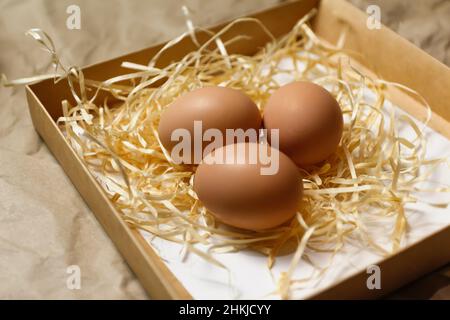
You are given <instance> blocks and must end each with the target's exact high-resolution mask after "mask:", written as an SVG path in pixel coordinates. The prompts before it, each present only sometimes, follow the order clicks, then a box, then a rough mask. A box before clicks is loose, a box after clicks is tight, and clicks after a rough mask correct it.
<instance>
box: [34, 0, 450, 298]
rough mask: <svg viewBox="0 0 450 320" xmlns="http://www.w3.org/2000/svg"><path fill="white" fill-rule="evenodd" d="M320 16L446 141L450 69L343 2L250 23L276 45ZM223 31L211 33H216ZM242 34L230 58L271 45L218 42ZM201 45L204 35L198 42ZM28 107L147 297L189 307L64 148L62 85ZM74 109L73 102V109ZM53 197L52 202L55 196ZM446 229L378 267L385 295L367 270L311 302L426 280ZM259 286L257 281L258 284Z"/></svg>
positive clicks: (186, 46)
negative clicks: (370, 282)
mask: <svg viewBox="0 0 450 320" xmlns="http://www.w3.org/2000/svg"><path fill="white" fill-rule="evenodd" d="M314 7H317V8H318V12H317V15H316V16H315V17H314V20H313V22H312V26H313V30H314V31H315V33H316V34H317V35H318V36H319V37H320V38H322V39H323V40H325V41H327V42H329V43H336V42H337V41H338V38H339V36H340V35H341V33H342V31H343V29H344V28H345V29H346V34H347V37H346V41H345V48H346V49H351V50H353V51H355V52H358V53H359V54H360V55H361V61H359V62H360V63H361V64H362V67H363V68H365V69H367V71H368V72H371V73H374V74H377V75H378V76H379V77H380V78H382V79H385V80H388V81H393V82H397V83H401V84H403V85H405V86H408V87H409V88H411V89H413V90H416V91H417V92H419V93H420V94H421V95H422V96H423V97H424V98H425V99H426V100H427V102H428V103H429V105H430V106H431V108H432V111H433V115H432V119H431V121H430V123H429V126H430V127H431V128H432V129H434V130H435V131H436V132H439V133H440V134H442V135H443V136H445V137H446V138H447V139H450V122H449V121H450V90H449V88H450V69H449V68H448V67H446V66H445V65H443V64H441V63H439V62H438V61H437V60H435V59H433V58H432V57H430V56H429V55H427V54H426V53H424V52H423V51H421V50H419V49H418V48H416V47H415V46H414V45H412V44H411V43H409V42H408V41H406V40H404V39H403V38H401V37H400V36H398V35H397V34H395V33H394V32H392V31H390V30H388V29H387V28H385V27H382V28H381V29H379V30H378V29H377V30H370V29H369V28H367V26H366V23H367V16H366V15H365V14H363V13H362V12H360V11H359V10H358V9H356V8H355V7H353V6H352V5H350V4H348V3H347V2H345V1H341V0H338V1H335V0H328V1H326V0H323V1H317V0H303V1H298V2H293V3H288V4H283V5H281V6H278V7H275V8H273V9H270V10H267V11H264V12H261V13H258V14H255V15H253V17H256V18H257V19H259V20H260V21H262V23H263V24H264V25H265V26H266V27H267V28H268V29H269V30H270V31H271V32H272V33H273V34H274V35H275V36H277V37H279V36H282V35H283V34H286V33H287V32H289V31H290V30H291V28H292V27H293V26H294V25H295V23H296V22H297V21H298V20H299V19H300V18H301V17H302V16H304V15H305V14H306V13H308V12H309V11H310V10H311V9H312V8H314ZM223 25H224V24H222V25H219V26H216V27H213V28H212V29H213V30H219V29H220V28H221V27H223ZM240 33H244V34H246V35H250V36H251V40H249V41H244V42H243V41H241V42H238V43H233V44H232V45H231V46H230V48H229V49H228V50H229V52H235V53H241V54H245V55H251V54H255V53H256V52H257V51H258V50H259V49H260V48H261V47H263V45H264V44H265V43H266V42H268V41H270V38H269V37H268V36H267V35H265V34H264V33H262V32H261V31H260V29H258V28H257V27H256V26H255V25H254V24H252V23H243V24H240V25H239V28H232V29H231V30H230V31H229V32H227V33H226V34H225V35H224V37H223V39H224V40H226V39H228V38H232V37H234V36H236V35H238V34H240ZM198 39H199V41H202V40H204V34H199V35H198ZM163 45H164V44H159V45H155V46H153V47H151V48H148V49H145V50H142V51H138V52H134V53H131V54H129V55H126V56H123V57H119V58H116V59H113V60H109V61H105V62H102V63H99V64H96V65H93V66H89V67H86V68H84V69H83V71H84V74H85V77H86V78H88V79H92V80H97V81H103V80H106V79H108V78H111V77H113V76H117V75H120V74H123V73H124V69H123V68H121V62H123V61H131V62H135V63H141V64H146V63H147V61H148V60H149V59H150V58H151V57H152V56H153V55H155V54H156V53H157V52H158V51H159V49H161V48H162V46H163ZM194 49H195V45H194V44H193V43H192V41H191V39H190V38H186V39H184V40H182V41H181V42H180V43H178V44H177V45H175V46H174V47H171V48H170V49H169V50H168V51H167V52H166V53H165V54H164V55H163V56H162V57H161V59H160V62H159V64H160V65H161V66H163V65H166V64H168V63H170V62H172V61H176V60H179V59H181V58H182V57H183V56H184V55H185V54H186V53H188V52H190V51H192V50H194ZM26 90H27V97H28V104H29V109H30V113H31V117H32V120H33V123H34V126H35V128H36V130H37V131H38V133H39V134H40V136H41V137H42V139H43V140H44V141H45V142H46V143H47V145H48V147H49V149H50V150H51V151H52V153H53V154H54V156H55V158H56V159H57V160H58V161H59V162H60V164H61V166H62V167H63V168H64V170H65V172H66V173H67V175H68V176H69V177H70V179H71V180H72V182H73V184H74V185H75V187H76V188H77V189H78V191H79V192H80V194H81V195H82V196H83V198H84V200H85V201H86V203H87V204H88V205H89V207H90V208H91V210H92V212H93V213H94V214H95V215H96V217H97V219H98V220H99V221H100V223H101V224H102V226H103V228H104V229H105V230H106V232H107V233H108V235H109V236H110V238H111V239H112V241H113V242H114V243H115V245H116V246H117V248H118V249H119V251H120V252H121V253H122V255H123V257H124V258H125V259H126V261H127V262H128V264H129V265H130V267H131V268H132V269H133V271H134V272H135V273H136V275H137V276H138V278H139V279H140V281H141V283H142V285H143V286H144V287H145V288H146V290H147V291H148V293H149V295H150V297H152V298H155V299H192V298H193V295H192V294H191V292H189V291H188V289H187V288H186V286H184V285H183V283H182V281H180V279H178V278H177V277H176V276H175V275H174V273H172V272H171V271H170V269H169V267H168V266H167V264H166V263H165V262H164V261H163V260H162V259H161V258H160V257H159V256H158V254H156V252H155V251H154V250H153V249H152V247H151V246H150V245H149V244H148V243H147V241H146V240H145V239H144V237H143V236H142V235H141V233H139V232H138V231H137V230H134V229H131V228H130V227H129V226H128V225H127V224H126V223H125V222H124V221H123V220H122V219H121V217H120V215H119V213H118V212H117V210H116V209H115V208H114V206H113V205H112V203H111V202H110V201H109V199H108V197H107V196H106V194H105V193H104V191H103V189H102V187H101V186H100V185H99V183H98V182H97V181H96V179H95V178H94V177H93V176H92V175H91V174H90V173H89V171H88V169H87V167H86V166H85V165H84V163H83V161H82V160H81V159H80V158H79V157H78V156H77V154H76V152H75V151H74V150H73V149H72V148H71V147H70V146H69V144H68V142H67V141H66V139H65V138H64V135H63V133H62V132H61V131H60V129H59V128H58V126H57V125H56V120H57V119H58V118H59V117H60V116H62V108H61V101H62V100H64V99H68V97H70V96H71V94H70V90H69V87H68V84H67V81H61V82H58V83H57V84H54V82H53V79H48V80H45V81H41V82H39V83H36V84H33V85H30V86H27V88H26ZM389 99H390V100H391V101H392V102H393V103H395V105H397V106H399V107H400V108H403V109H404V110H405V111H406V112H408V113H410V114H411V115H413V116H415V117H417V118H421V117H423V115H424V114H425V113H426V110H425V108H424V107H423V106H422V104H421V103H419V101H415V100H414V99H415V97H414V96H413V95H408V94H405V93H403V92H402V91H400V90H398V91H396V90H394V89H392V90H390V91H389ZM72 102H73V101H72ZM55 196H57V195H55ZM449 248H450V225H448V224H444V225H442V227H441V228H439V230H437V231H434V232H431V233H430V234H427V235H426V237H424V238H423V239H422V240H421V241H419V242H417V243H414V244H412V245H410V246H407V247H405V248H403V249H402V250H401V251H400V252H398V253H396V254H394V255H392V256H390V257H388V258H384V259H383V260H382V261H381V262H380V263H378V265H379V266H380V268H381V270H382V275H383V287H382V289H381V290H369V289H368V288H367V285H366V280H367V273H366V272H365V270H363V271H361V272H358V273H355V274H353V275H352V276H350V277H346V278H343V279H339V278H337V279H336V281H335V283H333V284H332V285H328V286H327V287H325V288H321V289H320V290H318V291H317V292H316V293H315V294H313V295H311V296H309V297H308V298H313V299H323V298H339V299H346V298H351V299H355V298H356V299H358V298H375V297H379V296H382V295H384V294H386V293H389V292H391V291H393V290H395V289H397V288H399V287H400V286H403V285H405V284H407V283H408V282H410V281H412V280H414V279H416V278H418V277H419V276H421V275H423V274H425V273H427V272H430V271H432V270H434V269H436V268H438V267H439V266H442V265H444V264H446V263H448V262H449V261H450V250H449ZM255 281H257V279H255Z"/></svg>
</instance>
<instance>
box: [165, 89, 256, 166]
mask: <svg viewBox="0 0 450 320" xmlns="http://www.w3.org/2000/svg"><path fill="white" fill-rule="evenodd" d="M194 121H202V132H205V130H207V129H210V128H214V129H219V130H220V131H221V132H222V135H223V137H225V136H226V129H243V130H247V129H255V130H259V129H260V127H261V122H262V119H261V113H260V111H259V109H258V107H257V106H256V104H255V103H254V102H253V101H252V100H251V99H250V97H248V96H247V95H245V94H244V93H242V92H241V91H238V90H235V89H231V88H226V87H204V88H200V89H196V90H193V91H191V92H189V93H187V94H185V95H183V96H181V97H179V98H178V99H177V100H175V101H174V102H173V103H172V104H171V105H169V106H168V107H167V109H165V110H164V112H163V113H162V115H161V117H160V123H159V127H158V134H159V137H160V140H161V143H162V144H163V146H164V147H165V148H166V149H167V150H169V151H171V150H172V148H173V147H174V146H175V145H176V144H177V143H178V142H177V141H172V139H171V135H172V132H173V131H174V130H175V129H179V128H183V129H187V130H188V131H189V132H190V136H191V140H192V141H191V146H192V150H193V148H194V143H195V142H194ZM202 135H203V133H202ZM223 140H224V143H223V144H225V140H226V139H225V138H224V139H223ZM208 143H209V142H203V143H202V150H203V149H204V148H205V147H206V145H208ZM192 154H193V153H192ZM200 160H201V159H199V161H200ZM191 163H193V159H191Z"/></svg>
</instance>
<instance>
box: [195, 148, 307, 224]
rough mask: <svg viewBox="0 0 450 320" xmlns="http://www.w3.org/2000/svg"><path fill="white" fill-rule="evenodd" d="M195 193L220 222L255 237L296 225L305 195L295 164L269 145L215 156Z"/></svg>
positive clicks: (202, 169)
mask: <svg viewBox="0 0 450 320" xmlns="http://www.w3.org/2000/svg"><path fill="white" fill-rule="evenodd" d="M244 150H245V151H244ZM257 154H266V155H267V156H266V157H263V156H261V155H260V156H256V155H257ZM252 158H253V159H252ZM214 159H216V161H215V162H214V161H212V160H214ZM217 159H220V160H223V161H218V160H217ZM268 159H271V160H270V161H269V160H268ZM264 169H267V170H266V171H265V170H264ZM193 187H194V191H195V192H196V194H197V196H198V198H199V200H200V201H201V202H202V203H203V205H204V206H205V207H206V208H207V209H208V210H209V211H210V212H211V213H212V214H213V215H214V216H215V217H216V218H217V219H218V220H220V221H222V222H223V223H225V224H228V225H230V226H233V227H237V228H241V229H247V230H255V231H257V230H265V229H270V228H274V227H277V226H279V225H281V224H283V223H284V222H286V221H288V220H290V219H291V218H292V217H293V216H294V215H295V214H296V212H297V210H298V207H299V201H300V200H301V198H302V194H303V184H302V178H301V175H300V173H299V170H298V168H297V166H296V165H295V163H294V162H293V161H292V160H291V159H289V157H287V156H286V155H285V154H283V153H282V152H279V151H278V150H276V149H274V148H272V147H270V146H269V145H268V144H267V143H266V144H265V147H264V146H263V145H262V144H258V143H237V144H229V145H226V146H223V147H221V148H218V149H216V150H214V151H212V152H211V153H210V154H208V155H207V156H206V157H205V158H204V159H203V161H202V162H201V163H200V165H199V166H198V167H197V171H196V173H195V176H194V186H193Z"/></svg>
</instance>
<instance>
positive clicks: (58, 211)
mask: <svg viewBox="0 0 450 320" xmlns="http://www.w3.org/2000/svg"><path fill="white" fill-rule="evenodd" d="M277 2H278V1H277V0H251V1H249V0H247V1H245V2H244V1H238V0H213V1H200V0H198V1H187V2H186V3H187V4H188V5H189V7H190V8H191V9H192V16H193V18H194V20H195V22H196V23H198V24H200V25H205V24H206V25H207V24H211V23H214V22H217V21H219V20H224V19H227V18H230V17H234V16H239V15H242V14H244V13H246V12H249V11H256V10H260V9H263V8H264V7H267V6H269V5H271V4H274V3H277ZM354 2H357V3H358V5H360V7H361V8H362V9H365V7H366V6H367V4H366V3H369V2H370V3H371V4H379V5H380V6H381V8H382V21H383V22H385V23H386V24H388V25H390V24H392V25H393V28H394V30H398V31H399V32H400V33H401V34H402V35H403V36H405V37H406V38H409V39H411V40H412V41H413V42H414V43H416V44H418V45H420V46H421V47H423V48H424V49H426V50H427V51H429V52H430V53H432V54H433V55H434V56H435V57H436V58H438V59H441V60H442V61H444V62H446V63H447V64H448V63H449V56H450V49H448V48H449V47H450V46H449V43H450V40H449V39H450V37H449V33H450V25H449V22H448V17H449V15H450V4H449V3H448V1H445V0H433V1H417V2H418V3H419V4H418V5H417V6H415V8H414V10H411V12H410V13H405V10H406V8H407V6H406V4H405V3H406V2H408V1H398V0H396V1H354ZM421 2H422V3H421ZM430 2H433V3H435V5H434V6H430V5H428V4H429V3H430ZM425 3H426V4H425ZM71 4H74V1H70V0H69V1H67V0H64V1H42V0H40V1H32V0H28V1H22V2H19V1H13V0H10V1H6V0H3V1H0V27H1V29H2V32H1V33H0V47H1V48H2V49H1V50H0V72H4V73H6V74H7V75H8V76H9V77H10V78H17V77H24V76H31V75H36V74H42V73H45V72H48V71H50V70H51V69H49V68H48V61H49V57H48V55H46V54H45V53H44V52H42V50H40V49H39V48H38V46H37V45H36V43H34V42H33V41H32V40H31V39H30V38H26V37H25V36H24V35H23V34H24V32H25V31H26V30H28V29H29V28H32V27H39V28H42V29H44V30H45V31H47V32H48V33H49V34H50V35H51V37H52V38H53V40H54V41H55V45H56V47H57V49H58V52H59V53H60V55H61V57H62V61H63V63H64V64H65V65H80V66H83V65H86V64H90V63H94V62H99V61H102V60H105V59H108V58H112V57H115V56H117V55H120V54H124V53H127V52H131V51H134V50H137V49H140V48H144V47H147V46H149V45H151V44H153V43H155V42H160V41H163V40H167V39H169V38H171V37H173V36H176V35H178V34H179V33H181V32H183V31H185V30H186V27H185V22H184V18H183V16H182V14H181V10H180V8H179V6H180V1H175V0H152V1H119V0H115V1H104V0H102V1H76V4H77V5H79V6H80V9H81V30H68V29H67V27H66V19H67V18H68V16H69V15H68V14H67V13H66V8H67V7H68V6H69V5H71ZM384 8H385V9H384ZM162 26H164V27H162ZM445 26H447V27H445ZM446 48H447V49H446ZM71 265H78V266H79V267H80V270H81V289H80V290H70V289H68V287H67V285H66V281H67V279H68V277H69V275H68V274H67V273H66V271H67V267H69V266H71ZM447 274H448V272H447ZM428 278H429V279H428V280H427V279H424V280H422V282H420V281H419V282H416V283H415V284H413V287H412V288H409V289H407V290H404V291H402V292H400V293H398V294H397V295H396V296H394V297H405V296H418V297H422V298H429V297H431V296H433V295H434V296H435V297H436V298H447V299H449V298H450V293H449V287H448V283H449V281H450V280H449V277H448V275H447V276H446V275H445V272H441V273H439V274H434V275H431V276H429V277H428ZM446 285H447V287H446V288H445V286H446ZM439 290H440V291H439ZM0 298H3V299H4V298H19V299H22V298H106V299H109V298H113V299H126V298H131V299H135V298H136V299H139V298H147V296H146V294H145V292H144V291H143V289H142V287H141V286H140V284H139V283H138V281H137V280H136V278H135V276H134V275H133V274H132V272H131V271H130V270H129V269H128V267H127V265H126V263H125V262H124V260H123V259H122V258H121V256H120V255H119V253H118V252H117V251H116V249H115V248H114V246H113V244H112V242H111V241H110V240H109V238H108V237H107V236H106V234H105V233H104V232H103V230H102V228H101V226H100V225H99V224H98V222H97V221H96V220H95V217H94V216H93V214H92V213H91V212H90V210H89V209H88V208H87V206H86V205H85V204H84V202H83V200H82V198H81V197H80V196H79V195H78V192H77V191H76V189H75V188H74V187H73V186H72V184H71V182H70V181H69V179H68V178H67V177H66V176H65V174H64V172H63V170H62V169H61V168H60V166H59V165H58V164H57V162H56V160H55V159H54V158H53V157H52V155H51V154H50V153H49V151H48V149H47V148H46V146H45V144H43V142H42V141H41V140H40V139H39V137H38V136H37V134H36V132H35V131H34V128H33V126H32V124H31V119H30V117H29V114H28V110H27V105H26V99H25V94H24V90H23V88H14V89H4V88H1V89H0Z"/></svg>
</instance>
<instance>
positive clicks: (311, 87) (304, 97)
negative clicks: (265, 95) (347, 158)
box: [263, 81, 343, 167]
mask: <svg viewBox="0 0 450 320" xmlns="http://www.w3.org/2000/svg"><path fill="white" fill-rule="evenodd" d="M263 123H264V127H265V128H266V129H267V131H268V141H269V142H270V141H271V129H279V149H280V150H281V151H283V152H284V153H285V154H286V155H288V156H289V157H290V158H291V159H292V160H293V161H294V162H295V163H296V164H297V165H298V166H300V167H304V166H308V165H313V164H317V163H320V162H322V161H323V160H325V159H327V158H328V157H329V156H330V155H331V154H333V153H334V152H335V151H336V149H337V147H338V145H339V142H340V140H341V137H342V131H343V116H342V111H341V108H340V106H339V104H338V102H337V101H336V99H335V98H334V97H333V96H332V95H331V94H330V93H329V92H328V91H327V90H326V89H324V88H323V87H321V86H319V85H317V84H314V83H311V82H304V81H298V82H293V83H290V84H287V85H285V86H282V87H280V88H279V89H277V90H276V91H275V92H274V93H273V94H272V95H271V97H270V98H269V100H268V102H267V104H266V105H265V108H264V114H263Z"/></svg>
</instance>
